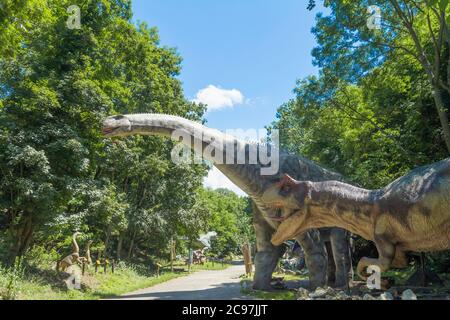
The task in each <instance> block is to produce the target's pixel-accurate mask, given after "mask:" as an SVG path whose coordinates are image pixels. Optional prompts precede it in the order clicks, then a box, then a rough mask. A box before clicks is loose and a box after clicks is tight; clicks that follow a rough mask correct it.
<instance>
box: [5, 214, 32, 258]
mask: <svg viewBox="0 0 450 320" xmlns="http://www.w3.org/2000/svg"><path fill="white" fill-rule="evenodd" d="M33 231H34V228H33V219H32V216H31V215H28V216H26V217H25V221H24V223H23V225H22V227H20V228H19V229H18V230H17V232H16V241H15V243H14V245H13V246H12V248H11V250H10V254H9V259H8V264H9V265H11V266H12V265H14V262H15V261H16V259H17V258H21V257H22V256H23V255H24V254H25V253H26V252H27V250H28V248H29V246H30V243H31V239H32V238H33Z"/></svg>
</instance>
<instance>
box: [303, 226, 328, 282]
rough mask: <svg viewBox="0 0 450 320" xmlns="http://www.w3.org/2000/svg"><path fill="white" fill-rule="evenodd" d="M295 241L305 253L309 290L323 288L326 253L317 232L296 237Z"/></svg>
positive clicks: (309, 232) (313, 231) (312, 231)
mask: <svg viewBox="0 0 450 320" xmlns="http://www.w3.org/2000/svg"><path fill="white" fill-rule="evenodd" d="M296 240H297V241H298V243H300V245H301V246H302V248H303V251H304V252H305V260H306V266H307V267H308V270H309V281H310V288H311V289H315V288H317V287H323V286H324V285H325V283H326V278H327V274H326V272H327V253H326V250H325V245H324V243H323V241H322V239H321V238H320V233H319V231H318V230H311V231H308V232H306V233H304V234H302V235H299V236H297V238H296Z"/></svg>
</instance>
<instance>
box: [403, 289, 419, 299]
mask: <svg viewBox="0 0 450 320" xmlns="http://www.w3.org/2000/svg"><path fill="white" fill-rule="evenodd" d="M402 300H417V296H416V295H415V293H414V292H413V291H412V290H411V289H407V290H405V291H403V293H402Z"/></svg>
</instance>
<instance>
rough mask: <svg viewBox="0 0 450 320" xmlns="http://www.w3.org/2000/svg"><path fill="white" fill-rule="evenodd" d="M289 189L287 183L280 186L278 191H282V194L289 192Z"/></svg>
mask: <svg viewBox="0 0 450 320" xmlns="http://www.w3.org/2000/svg"><path fill="white" fill-rule="evenodd" d="M290 191H291V187H290V186H288V185H284V186H282V187H281V190H280V192H281V193H283V194H286V193H289V192H290Z"/></svg>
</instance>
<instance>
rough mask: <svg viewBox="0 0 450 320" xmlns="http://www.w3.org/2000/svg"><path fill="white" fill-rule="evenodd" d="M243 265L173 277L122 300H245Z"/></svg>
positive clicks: (125, 296) (129, 294) (128, 295)
mask: <svg viewBox="0 0 450 320" xmlns="http://www.w3.org/2000/svg"><path fill="white" fill-rule="evenodd" d="M244 272H245V271H244V266H243V265H233V266H231V267H229V268H227V269H225V270H216V271H198V272H195V273H192V274H190V275H188V276H186V277H181V278H177V279H172V280H169V281H167V282H164V283H161V284H158V285H156V286H153V287H151V288H147V289H141V290H138V291H135V292H131V293H128V294H125V295H123V296H121V297H119V298H116V299H118V300H245V299H251V297H246V296H243V295H242V294H241V285H240V278H239V276H241V275H243V274H244Z"/></svg>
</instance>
